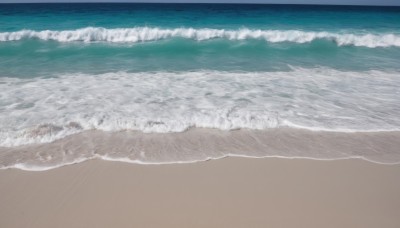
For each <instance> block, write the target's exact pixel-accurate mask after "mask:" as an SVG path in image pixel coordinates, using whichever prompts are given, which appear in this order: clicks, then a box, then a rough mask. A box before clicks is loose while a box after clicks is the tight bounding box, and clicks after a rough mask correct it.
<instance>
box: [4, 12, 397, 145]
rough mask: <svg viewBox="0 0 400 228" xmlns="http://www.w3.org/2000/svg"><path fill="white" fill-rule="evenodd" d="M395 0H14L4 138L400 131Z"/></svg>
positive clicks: (8, 17) (7, 29)
mask: <svg viewBox="0 0 400 228" xmlns="http://www.w3.org/2000/svg"><path fill="white" fill-rule="evenodd" d="M399 60H400V9H399V8H395V7H386V8H385V7H333V6H271V5H207V4H206V5H179V4H167V5H166V4H31V5H30V4H14V5H12V4H11V5H10V4H0V91H1V92H0V146H6V147H9V146H16V145H21V144H30V143H43V142H51V141H53V140H56V139H59V138H63V137H65V136H67V135H71V134H75V133H79V132H82V131H85V130H92V129H97V130H103V131H121V130H140V131H143V132H161V133H168V132H182V131H185V130H187V129H189V128H192V127H203V128H217V129H222V130H232V129H241V128H249V129H260V130H263V129H270V128H280V127H290V128H305V129H310V130H315V131H321V130H322V131H346V132H347V131H352V132H353V131H355V132H358V131H397V130H399V129H400V118H399V116H400V102H399V101H398V98H399V97H400V64H399V62H400V61H399Z"/></svg>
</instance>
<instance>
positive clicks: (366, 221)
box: [0, 158, 400, 228]
mask: <svg viewBox="0 0 400 228" xmlns="http://www.w3.org/2000/svg"><path fill="white" fill-rule="evenodd" d="M399 180H400V165H382V164H376V163H371V162H368V161H363V160H359V159H348V160H337V161H316V160H306V159H279V158H265V159H251V158H225V159H219V160H212V161H207V162H199V163H192V164H171V165H139V164H128V163H121V162H110V161H102V160H91V161H87V162H83V163H79V164H76V165H69V166H64V167H61V168H57V169H52V170H49V171H43V172H28V171H22V170H17V169H7V170H0V227H4V228H8V227H41V228H46V227H51V228H55V227H174V228H176V227H219V228H220V227H297V228H300V227H305V228H311V227H324V228H327V227H334V228H338V227H341V228H344V227H349V228H350V227H351V228H355V227H363V228H368V227H371V228H372V227H373V228H377V227H382V228H383V227H385V228H390V227H393V228H398V227H400V181H399Z"/></svg>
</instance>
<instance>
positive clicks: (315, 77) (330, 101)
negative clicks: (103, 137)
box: [0, 68, 400, 147]
mask: <svg viewBox="0 0 400 228" xmlns="http://www.w3.org/2000/svg"><path fill="white" fill-rule="evenodd" d="M399 84H400V78H399V77H398V73H397V72H383V71H366V72H351V71H350V72H345V71H338V70H333V69H327V68H317V69H303V68H294V69H293V70H291V71H287V72H284V71H282V72H224V71H197V72H142V73H129V72H115V73H106V74H100V75H88V74H72V75H63V76H59V77H54V78H33V79H17V78H0V91H1V92H0V97H2V102H1V103H0V113H1V115H0V146H3V147H4V146H5V147H13V146H18V145H23V144H31V143H44V142H51V141H54V140H56V139H60V138H63V137H65V136H67V135H71V134H76V133H79V132H82V131H85V130H101V131H108V132H109V131H111V132H115V131H124V130H137V131H142V132H146V133H147V132H158V133H168V132H182V131H186V130H187V129H189V128H216V129H221V130H234V129H243V128H246V129H259V130H262V129H271V128H279V127H293V128H305V129H310V130H324V131H344V132H348V131H352V132H354V131H355V132H359V131H392V130H398V129H400V121H399V118H398V116H399V115H400V105H399V102H398V87H397V86H398V85H399Z"/></svg>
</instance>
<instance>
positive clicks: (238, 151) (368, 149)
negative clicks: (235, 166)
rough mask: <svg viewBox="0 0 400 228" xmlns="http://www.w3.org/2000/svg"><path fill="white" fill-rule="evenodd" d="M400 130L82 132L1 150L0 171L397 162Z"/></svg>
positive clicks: (289, 129)
mask: <svg viewBox="0 0 400 228" xmlns="http://www.w3.org/2000/svg"><path fill="white" fill-rule="evenodd" d="M399 148H400V131H393V132H356V133H345V132H323V131H309V130H301V129H292V128H278V129H270V130H245V129H242V130H235V131H221V130H216V129H205V128H193V129H190V130H188V131H185V132H181V133H168V134H163V133H143V132H139V131H120V132H104V131H99V130H91V131H84V132H81V133H78V134H74V135H70V136H67V137H65V138H63V139H60V140H57V141H54V142H51V143H43V144H31V145H25V146H17V147H0V169H1V168H3V169H4V168H8V167H17V168H20V169H24V170H45V169H51V168H54V167H59V166H62V165H65V164H71V163H77V162H81V161H83V160H90V159H94V158H102V159H105V160H114V161H115V160H117V161H121V160H122V161H126V162H132V163H145V164H160V163H161V164H166V163H182V162H185V163H188V162H189V163H190V162H194V161H205V160H209V159H216V158H222V157H226V156H240V157H256V158H264V157H280V158H281V157H288V158H313V159H320V160H333V159H343V158H361V159H364V160H367V161H373V162H376V163H384V164H400V149H399Z"/></svg>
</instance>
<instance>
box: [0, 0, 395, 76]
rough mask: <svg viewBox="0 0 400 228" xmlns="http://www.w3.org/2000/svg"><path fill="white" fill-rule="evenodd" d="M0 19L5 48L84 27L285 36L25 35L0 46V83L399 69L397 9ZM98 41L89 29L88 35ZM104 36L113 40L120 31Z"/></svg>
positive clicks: (141, 8) (138, 10)
mask: <svg viewBox="0 0 400 228" xmlns="http://www.w3.org/2000/svg"><path fill="white" fill-rule="evenodd" d="M0 21H2V22H3V23H0V33H1V34H0V40H4V39H6V40H7V38H4V37H5V35H6V33H7V32H18V31H21V30H24V29H25V30H33V31H37V32H40V31H44V30H51V31H69V30H72V31H74V30H75V34H74V35H79V33H83V32H80V31H79V29H82V28H88V27H92V28H105V29H118V28H127V29H132V28H150V29H151V28H152V29H161V30H162V29H179V28H187V29H188V28H193V29H195V30H196V29H197V30H201V29H217V30H232V31H236V32H237V33H240V30H241V29H249V30H251V31H258V30H262V31H281V32H282V33H284V34H282V36H284V37H282V41H280V42H268V41H265V39H263V38H254V39H251V38H239V39H236V40H231V39H228V38H226V37H225V38H220V37H214V38H210V39H206V40H202V41H199V39H200V38H201V37H202V35H203V36H206V34H201V35H200V37H197V38H189V39H188V38H183V37H179V36H177V37H170V38H159V39H156V40H154V39H150V40H148V41H146V40H145V41H138V42H133V41H129V39H128V38H129V36H128V35H126V36H125V37H122V38H125V40H124V39H122V41H120V42H107V41H102V40H96V39H94V40H92V42H83V41H82V40H72V41H70V42H60V39H61V38H60V37H58V38H59V39H58V40H57V38H55V39H49V40H42V39H40V38H38V37H32V38H29V37H22V38H21V39H20V40H18V41H12V42H11V41H10V42H7V41H5V42H0V69H1V70H0V75H1V76H8V77H32V76H44V75H54V74H56V75H57V74H60V73H74V72H88V73H96V74H98V73H106V72H114V71H129V72H141V71H154V70H157V71H158V70H167V71H185V70H200V69H203V70H204V69H210V70H225V71H230V70H242V71H279V70H288V69H289V68H288V66H299V67H318V66H325V67H331V68H335V69H343V70H357V71H359V70H371V69H375V70H387V69H397V68H398V66H397V65H399V64H398V59H400V51H399V50H400V10H399V9H398V8H394V9H393V8H362V7H361V8H360V7H358V8H357V7H325V6H324V7H321V6H319V7H317V6H262V5H256V6H252V5H145V4H83V5H82V4H56V5H46V4H44V5H42V4H40V5H1V6H0ZM290 31H301V32H308V33H315V32H329V33H334V34H337V35H338V36H343V37H344V35H342V34H350V35H360V36H362V35H376V36H377V37H375V38H373V37H365V38H359V39H358V41H359V43H358V44H356V45H355V44H354V43H355V42H356V41H357V39H356V41H354V42H351V41H350V42H349V44H344V45H342V46H339V45H338V43H337V42H338V41H336V40H333V39H332V38H329V37H328V38H320V39H318V38H315V39H312V40H311V41H307V42H304V43H299V42H300V40H297V41H289V40H290V39H294V38H296V34H294V33H292V34H291V33H290ZM285 32H286V34H285ZM72 33H74V32H72ZM100 33H101V32H100V31H92V32H88V34H86V36H95V35H96V34H97V35H98V34H100ZM109 33H110V34H109V35H112V33H115V34H116V33H118V31H109ZM142 33H144V32H142ZM149 33H151V32H149ZM153 33H157V32H156V31H153ZM204 33H205V32H204ZM242 33H243V32H242ZM386 34H393V35H394V36H395V37H394V38H392V39H390V38H388V41H387V42H386V43H384V44H382V46H383V47H378V48H370V47H368V45H372V46H374V45H376V44H378V43H379V42H383V41H385V38H384V37H382V36H384V35H386ZM81 35H82V34H81ZM120 35H121V34H120ZM147 35H149V34H147ZM150 35H151V34H150ZM82 36H83V35H82ZM121 36H124V35H121ZM131 36H133V35H131ZM297 36H299V35H297ZM1 37H3V39H1ZM92 38H93V37H92ZM303 38H304V37H303ZM299 39H301V37H300V38H299ZM343 39H346V38H345V37H344V38H343ZM348 39H351V38H348ZM124 41H125V42H124ZM21 66H23V67H21Z"/></svg>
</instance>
